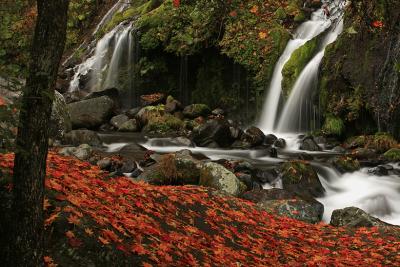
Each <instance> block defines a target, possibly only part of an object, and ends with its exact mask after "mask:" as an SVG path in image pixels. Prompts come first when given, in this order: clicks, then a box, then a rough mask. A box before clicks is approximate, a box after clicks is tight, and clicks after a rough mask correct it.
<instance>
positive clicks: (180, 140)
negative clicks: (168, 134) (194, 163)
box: [171, 136, 194, 147]
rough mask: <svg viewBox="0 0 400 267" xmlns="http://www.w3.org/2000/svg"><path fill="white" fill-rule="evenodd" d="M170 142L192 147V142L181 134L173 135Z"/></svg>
mask: <svg viewBox="0 0 400 267" xmlns="http://www.w3.org/2000/svg"><path fill="white" fill-rule="evenodd" d="M171 142H172V144H173V145H176V146H185V147H194V144H193V142H192V141H191V140H190V139H189V138H186V137H183V136H180V137H175V138H173V139H172V140H171Z"/></svg>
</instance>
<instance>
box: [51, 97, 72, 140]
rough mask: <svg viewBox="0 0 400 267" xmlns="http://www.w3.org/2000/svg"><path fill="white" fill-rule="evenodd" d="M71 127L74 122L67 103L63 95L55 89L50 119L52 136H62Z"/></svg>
mask: <svg viewBox="0 0 400 267" xmlns="http://www.w3.org/2000/svg"><path fill="white" fill-rule="evenodd" d="M71 129H72V124H71V118H70V115H69V111H68V106H67V103H66V102H65V99H64V97H63V95H62V94H60V93H59V92H58V91H55V93H54V101H53V108H52V111H51V119H50V136H51V137H55V138H62V137H63V136H64V135H65V133H67V132H69V131H71Z"/></svg>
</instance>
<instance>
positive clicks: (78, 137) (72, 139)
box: [63, 130, 102, 146]
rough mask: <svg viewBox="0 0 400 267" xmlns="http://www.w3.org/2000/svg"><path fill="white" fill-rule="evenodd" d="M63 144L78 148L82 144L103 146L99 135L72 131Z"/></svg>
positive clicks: (85, 131) (87, 131)
mask: <svg viewBox="0 0 400 267" xmlns="http://www.w3.org/2000/svg"><path fill="white" fill-rule="evenodd" d="M63 143H64V144H68V145H74V146H78V145H80V144H89V145H91V146H101V144H102V142H101V140H100V137H99V135H98V134H97V133H96V132H93V131H90V130H72V131H70V132H69V133H67V134H65V135H64V140H63Z"/></svg>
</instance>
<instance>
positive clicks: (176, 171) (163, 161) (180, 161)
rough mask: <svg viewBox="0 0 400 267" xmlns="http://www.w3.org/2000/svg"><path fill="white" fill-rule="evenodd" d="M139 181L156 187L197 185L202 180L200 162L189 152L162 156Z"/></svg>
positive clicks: (183, 151)
mask: <svg viewBox="0 0 400 267" xmlns="http://www.w3.org/2000/svg"><path fill="white" fill-rule="evenodd" d="M138 179H139V180H142V181H145V182H147V183H150V184H154V185H186V184H194V185H196V184H198V183H199V179H200V162H199V161H198V160H196V159H195V158H193V157H192V154H191V152H190V151H189V150H182V151H179V152H176V153H174V154H166V155H162V156H160V158H159V159H158V160H157V163H156V164H153V165H152V166H150V167H149V168H147V169H145V171H144V172H143V173H142V174H140V176H139V177H138Z"/></svg>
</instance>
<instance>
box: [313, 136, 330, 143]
mask: <svg viewBox="0 0 400 267" xmlns="http://www.w3.org/2000/svg"><path fill="white" fill-rule="evenodd" d="M314 141H315V143H317V144H318V145H325V144H326V143H327V142H328V141H327V140H326V138H325V137H323V136H316V137H314Z"/></svg>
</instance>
